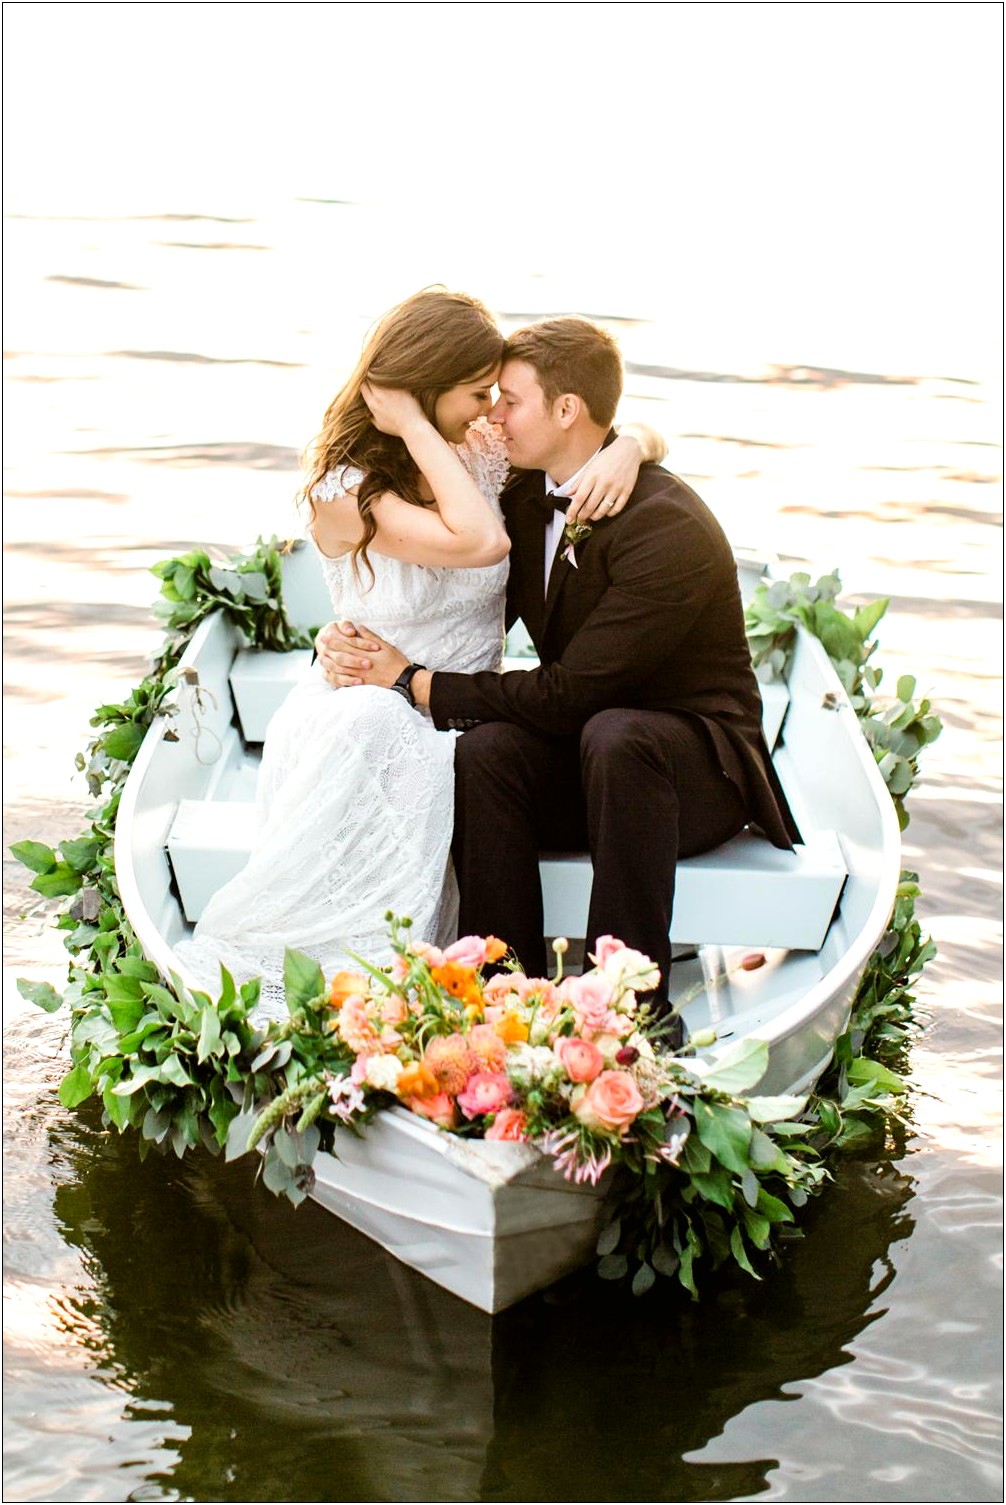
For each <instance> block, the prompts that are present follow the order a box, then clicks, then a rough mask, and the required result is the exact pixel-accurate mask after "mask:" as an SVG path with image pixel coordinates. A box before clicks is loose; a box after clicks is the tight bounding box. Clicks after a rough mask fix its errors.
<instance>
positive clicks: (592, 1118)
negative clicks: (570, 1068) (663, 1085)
mask: <svg viewBox="0 0 1006 1505" xmlns="http://www.w3.org/2000/svg"><path fill="white" fill-rule="evenodd" d="M571 1106H572V1109H573V1112H574V1114H575V1115H576V1117H577V1118H578V1119H579V1120H580V1122H581V1123H582V1124H585V1125H586V1126H587V1128H588V1129H601V1130H609V1131H611V1130H615V1131H617V1132H618V1133H621V1132H622V1131H623V1130H624V1129H627V1128H628V1127H629V1125H630V1124H631V1123H632V1122H633V1120H634V1119H636V1118H638V1116H639V1114H640V1113H642V1111H643V1109H644V1108H645V1106H646V1104H645V1103H644V1101H643V1097H642V1094H641V1093H640V1091H639V1088H638V1087H637V1086H636V1083H635V1081H634V1080H633V1078H632V1076H630V1074H629V1072H627V1071H602V1072H601V1075H600V1076H599V1077H596V1078H595V1079H594V1081H592V1082H591V1083H590V1085H589V1086H588V1087H586V1088H585V1089H584V1091H583V1093H582V1095H581V1096H580V1097H578V1098H577V1099H576V1100H575V1101H574V1102H573V1103H572V1104H571Z"/></svg>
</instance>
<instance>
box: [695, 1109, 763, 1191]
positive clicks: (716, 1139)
mask: <svg viewBox="0 0 1006 1505" xmlns="http://www.w3.org/2000/svg"><path fill="white" fill-rule="evenodd" d="M695 1128H696V1130H697V1132H698V1136H699V1138H700V1139H701V1140H702V1143H703V1144H704V1145H705V1146H706V1148H707V1149H708V1150H710V1151H711V1152H712V1154H713V1155H715V1156H716V1159H717V1160H718V1161H719V1162H720V1164H721V1165H725V1166H726V1168H727V1170H730V1171H733V1172H734V1174H735V1175H737V1176H743V1174H744V1172H745V1171H746V1170H747V1168H748V1152H749V1149H750V1145H751V1120H750V1119H749V1118H748V1116H747V1114H746V1113H745V1112H744V1111H743V1109H741V1108H728V1107H726V1106H725V1105H724V1104H723V1103H707V1102H704V1101H703V1099H702V1098H696V1099H695Z"/></svg>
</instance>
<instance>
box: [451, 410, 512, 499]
mask: <svg viewBox="0 0 1006 1505" xmlns="http://www.w3.org/2000/svg"><path fill="white" fill-rule="evenodd" d="M458 458H459V459H460V461H461V463H462V465H463V466H464V467H465V469H466V470H467V471H468V474H469V475H470V476H471V477H472V479H473V480H474V481H475V483H476V485H477V486H478V488H479V490H480V491H481V492H482V493H483V495H484V496H487V497H489V498H490V499H491V500H492V501H494V502H496V501H498V500H499V495H500V492H501V491H502V490H503V483H504V481H505V480H506V478H507V475H508V474H509V471H510V461H509V460H508V459H507V453H506V448H505V446H504V444H503V441H502V439H501V438H500V436H499V430H498V429H497V428H496V426H495V425H494V424H492V423H490V422H489V419H488V418H476V420H475V422H474V423H472V424H470V425H469V428H468V433H467V436H466V438H465V442H464V444H461V445H459V446H458Z"/></svg>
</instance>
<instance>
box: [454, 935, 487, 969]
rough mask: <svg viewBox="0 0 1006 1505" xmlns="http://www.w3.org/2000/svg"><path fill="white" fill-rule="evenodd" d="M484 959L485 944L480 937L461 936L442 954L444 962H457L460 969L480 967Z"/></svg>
mask: <svg viewBox="0 0 1006 1505" xmlns="http://www.w3.org/2000/svg"><path fill="white" fill-rule="evenodd" d="M485 959H486V943H485V941H484V940H483V939H482V937H481V936H480V935H463V936H462V937H461V939H460V940H459V941H455V942H454V944H453V945H451V946H448V947H447V949H446V951H445V952H444V961H445V962H457V963H458V964H459V965H460V966H462V967H481V966H482V964H483V962H484V961H485Z"/></svg>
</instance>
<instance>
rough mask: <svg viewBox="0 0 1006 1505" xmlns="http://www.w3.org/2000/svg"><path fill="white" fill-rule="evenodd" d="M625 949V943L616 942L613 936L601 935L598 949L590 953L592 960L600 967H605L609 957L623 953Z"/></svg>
mask: <svg viewBox="0 0 1006 1505" xmlns="http://www.w3.org/2000/svg"><path fill="white" fill-rule="evenodd" d="M624 948H625V942H624V941H616V939H615V937H614V936H613V935H599V936H598V938H597V949H596V950H595V951H592V952H591V953H590V955H591V959H592V960H593V961H595V962H596V963H597V965H598V966H599V967H603V966H604V964H605V962H606V961H607V960H608V957H609V956H613V955H614V954H615V952H616V951H622V950H624Z"/></svg>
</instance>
